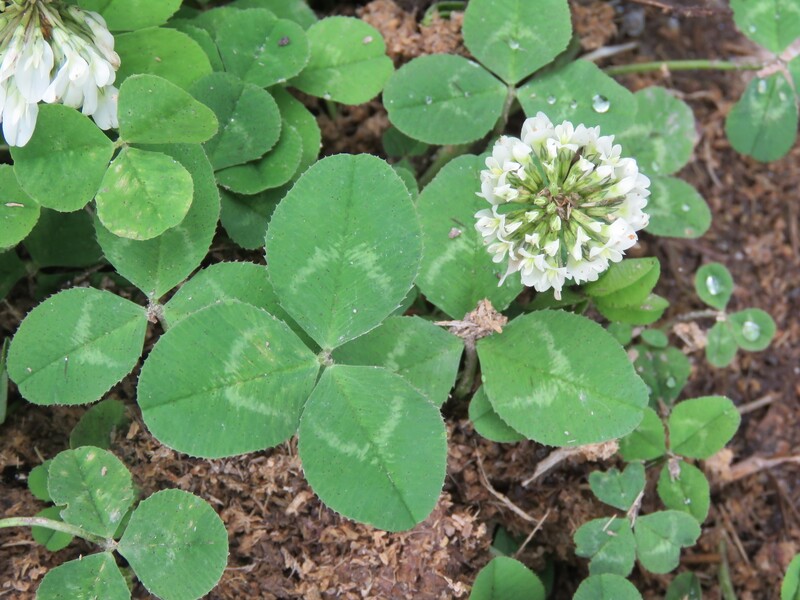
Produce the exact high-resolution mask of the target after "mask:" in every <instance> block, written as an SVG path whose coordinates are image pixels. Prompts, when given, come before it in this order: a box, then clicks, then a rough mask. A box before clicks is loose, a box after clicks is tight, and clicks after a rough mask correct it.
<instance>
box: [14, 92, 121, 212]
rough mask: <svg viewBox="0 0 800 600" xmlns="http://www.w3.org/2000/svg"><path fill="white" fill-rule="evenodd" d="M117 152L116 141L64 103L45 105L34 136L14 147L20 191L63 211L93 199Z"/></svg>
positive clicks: (15, 168) (40, 110) (76, 207)
mask: <svg viewBox="0 0 800 600" xmlns="http://www.w3.org/2000/svg"><path fill="white" fill-rule="evenodd" d="M113 153H114V144H113V143H112V142H111V140H109V139H108V138H107V137H106V136H105V134H104V133H103V132H102V131H100V129H98V128H97V126H96V125H95V124H94V123H92V121H90V120H89V119H88V118H87V117H85V116H84V115H82V114H80V113H79V112H78V111H76V110H75V109H74V108H69V107H68V106H64V105H62V104H45V105H42V106H41V107H40V108H39V117H38V119H37V121H36V130H35V131H34V133H33V137H32V138H31V140H30V141H29V142H28V143H27V144H26V145H25V146H23V147H21V148H17V147H15V148H12V149H11V157H12V158H13V159H14V172H15V173H16V175H17V179H18V180H19V183H20V185H21V186H22V189H24V190H25V192H27V193H28V195H30V197H31V198H33V199H34V200H36V201H37V202H38V203H39V204H41V205H42V206H45V207H47V208H52V209H54V210H58V211H61V212H72V211H74V210H78V209H81V208H83V207H84V206H85V205H86V204H87V203H88V202H89V201H90V200H91V199H92V198H93V197H94V195H95V193H96V192H97V189H98V188H99V187H100V182H101V181H102V179H103V175H104V174H105V172H106V169H107V168H108V163H109V161H110V160H111V156H112V155H113ZM4 189H5V186H4Z"/></svg>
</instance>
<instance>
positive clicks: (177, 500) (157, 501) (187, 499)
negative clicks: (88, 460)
mask: <svg viewBox="0 0 800 600" xmlns="http://www.w3.org/2000/svg"><path fill="white" fill-rule="evenodd" d="M119 553H120V554H121V555H122V556H124V557H125V559H126V560H127V561H128V562H129V563H130V566H131V568H132V569H133V571H134V573H136V576H137V577H138V578H139V580H140V581H141V582H142V583H143V584H144V586H145V587H146V588H147V590H148V591H149V592H150V593H152V594H154V595H156V596H158V597H159V598H162V600H196V599H197V598H200V597H201V596H204V595H205V594H207V593H208V592H209V591H211V589H212V588H213V587H214V586H215V585H216V584H217V582H218V581H219V580H220V577H222V572H223V571H224V570H225V566H226V564H227V562H228V532H227V531H226V530H225V524H224V523H223V522H222V519H220V518H219V516H218V515H217V513H216V512H214V509H213V508H211V506H209V505H208V503H206V502H204V501H203V500H202V499H200V498H198V497H197V496H195V495H193V494H190V493H189V492H184V491H182V490H163V491H161V492H156V493H155V494H153V495H152V496H150V497H149V498H147V499H146V500H144V501H142V502H141V503H140V504H139V506H137V507H136V510H134V511H133V515H131V520H130V522H129V523H128V527H127V528H126V529H125V533H124V535H123V536H122V539H121V540H120V542H119Z"/></svg>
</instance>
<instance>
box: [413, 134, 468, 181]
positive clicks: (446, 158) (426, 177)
mask: <svg viewBox="0 0 800 600" xmlns="http://www.w3.org/2000/svg"><path fill="white" fill-rule="evenodd" d="M470 147H471V145H470V144H460V145H457V146H442V147H441V148H439V151H438V152H437V153H436V158H434V159H433V162H432V163H431V166H429V167H428V170H427V171H425V172H424V173H423V174H422V175H420V178H419V187H420V189H422V188H424V187H425V186H426V185H428V184H429V183H430V182H431V181H432V180H433V178H434V177H436V174H437V173H438V172H439V171H441V170H442V167H444V166H445V165H446V164H447V163H449V162H450V161H451V160H453V159H454V158H456V157H457V156H461V155H462V154H465V153H467V152H469V150H470Z"/></svg>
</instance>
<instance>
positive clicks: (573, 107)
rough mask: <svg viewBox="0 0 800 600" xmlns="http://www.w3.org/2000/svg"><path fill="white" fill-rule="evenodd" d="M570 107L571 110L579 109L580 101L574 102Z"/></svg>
mask: <svg viewBox="0 0 800 600" xmlns="http://www.w3.org/2000/svg"><path fill="white" fill-rule="evenodd" d="M569 107H570V108H571V109H573V110H574V109H576V108H578V101H577V100H573V101H572V102H570V103H569Z"/></svg>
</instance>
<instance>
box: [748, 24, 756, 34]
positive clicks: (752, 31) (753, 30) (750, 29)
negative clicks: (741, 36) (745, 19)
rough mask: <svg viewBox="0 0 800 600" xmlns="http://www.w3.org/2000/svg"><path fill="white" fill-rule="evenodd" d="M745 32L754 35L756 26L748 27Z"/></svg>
mask: <svg viewBox="0 0 800 600" xmlns="http://www.w3.org/2000/svg"><path fill="white" fill-rule="evenodd" d="M747 31H749V32H750V33H755V32H756V26H755V25H750V27H748V28H747Z"/></svg>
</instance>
